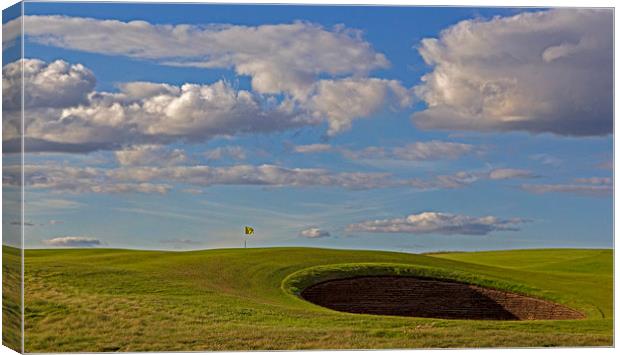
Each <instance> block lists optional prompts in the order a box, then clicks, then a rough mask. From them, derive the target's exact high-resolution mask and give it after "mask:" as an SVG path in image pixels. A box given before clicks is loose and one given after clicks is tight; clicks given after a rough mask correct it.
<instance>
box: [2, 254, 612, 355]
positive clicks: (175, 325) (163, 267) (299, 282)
mask: <svg viewBox="0 0 620 355" xmlns="http://www.w3.org/2000/svg"><path fill="white" fill-rule="evenodd" d="M3 251H4V254H5V257H6V256H7V253H10V252H11V249H10V248H8V247H4V250H3ZM612 265H613V252H612V250H610V249H606V250H603V249H597V250H594V249H545V250H512V251H493V252H458V253H439V254H426V255H422V254H406V253H396V252H384V251H358V250H334V249H315V248H263V249H254V248H252V249H215V250H202V251H188V252H168V251H137V250H121V249H53V250H52V249H46V250H43V249H40V250H26V251H25V332H26V334H25V351H26V352H71V351H74V352H75V351H79V352H91V351H92V352H101V351H163V350H166V351H175V350H178V351H183V350H184V351H199V350H251V349H256V350H258V349H371V348H372V349H376V348H445V347H448V348H458V347H546V346H611V345H612V344H613V319H612V318H613V305H612V300H613V276H612V274H613V267H612ZM5 272H6V270H5ZM364 275H405V276H406V275H410V276H418V277H430V278H436V279H446V280H454V281H459V282H465V283H471V284H475V285H479V286H484V287H488V288H493V289H498V290H505V291H510V292H514V293H519V294H523V295H528V296H532V297H536V298H539V299H544V300H548V301H553V302H555V303H559V304H562V305H565V306H567V307H570V308H572V309H574V310H576V311H578V312H580V313H581V314H582V315H583V317H582V319H576V320H535V321H529V320H524V321H514V320H513V321H494V320H482V321H480V320H478V321H476V320H446V319H432V318H415V317H402V316H382V315H367V314H352V313H343V312H337V311H334V310H330V309H327V308H323V307H320V306H317V305H314V304H312V303H309V302H307V301H305V300H303V299H302V298H300V297H299V296H298V295H299V293H300V292H301V291H302V290H303V289H304V288H305V287H308V286H310V285H312V284H315V283H317V282H320V281H324V280H329V279H337V278H346V277H351V276H364ZM5 307H7V305H6V304H5Z"/></svg>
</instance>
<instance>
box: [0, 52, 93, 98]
mask: <svg viewBox="0 0 620 355" xmlns="http://www.w3.org/2000/svg"><path fill="white" fill-rule="evenodd" d="M22 64H23V83H24V84H25V87H24V95H25V96H24V106H25V107H26V109H28V110H30V109H33V108H38V107H48V108H54V107H56V108H58V107H60V108H62V107H68V106H74V105H79V104H82V103H86V101H87V95H88V93H90V92H91V91H92V90H93V89H94V88H95V83H96V79H95V75H94V74H93V73H92V72H91V71H90V70H89V69H87V68H85V67H84V66H83V65H81V64H69V63H67V62H65V61H64V60H56V61H53V62H51V63H45V62H44V61H42V60H38V59H26V60H23V61H22V60H18V61H15V62H12V63H9V64H7V65H5V66H4V67H3V68H2V106H3V108H4V109H5V110H19V109H21V95H22V85H21V83H22Z"/></svg>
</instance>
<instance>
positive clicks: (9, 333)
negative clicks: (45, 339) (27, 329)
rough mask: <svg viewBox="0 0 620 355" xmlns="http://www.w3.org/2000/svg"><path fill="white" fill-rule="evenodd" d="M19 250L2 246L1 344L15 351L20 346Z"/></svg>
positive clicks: (20, 261)
mask: <svg viewBox="0 0 620 355" xmlns="http://www.w3.org/2000/svg"><path fill="white" fill-rule="evenodd" d="M21 269H22V260H21V253H20V250H19V249H17V248H12V247H8V246H4V245H3V246H2V344H3V345H4V346H6V347H9V348H11V349H13V350H15V351H20V350H21V348H22V342H21V336H20V334H21V331H22V325H21V324H22V323H21V322H22V317H21V288H22V286H21Z"/></svg>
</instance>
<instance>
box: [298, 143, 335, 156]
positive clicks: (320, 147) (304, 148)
mask: <svg viewBox="0 0 620 355" xmlns="http://www.w3.org/2000/svg"><path fill="white" fill-rule="evenodd" d="M293 150H294V151H295V152H296V153H302V154H310V153H324V152H329V151H330V150H332V146H331V145H329V144H321V143H317V144H307V145H298V146H295V147H294V148H293Z"/></svg>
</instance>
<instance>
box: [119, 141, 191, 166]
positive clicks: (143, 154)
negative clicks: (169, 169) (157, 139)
mask: <svg viewBox="0 0 620 355" xmlns="http://www.w3.org/2000/svg"><path fill="white" fill-rule="evenodd" d="M114 155H115V156H116V160H117V161H118V163H119V164H120V165H123V166H173V165H178V164H181V163H183V162H185V161H187V156H186V155H185V152H184V151H183V150H181V149H169V148H166V147H162V146H156V145H140V146H134V147H131V148H127V149H123V150H118V151H115V152H114Z"/></svg>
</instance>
